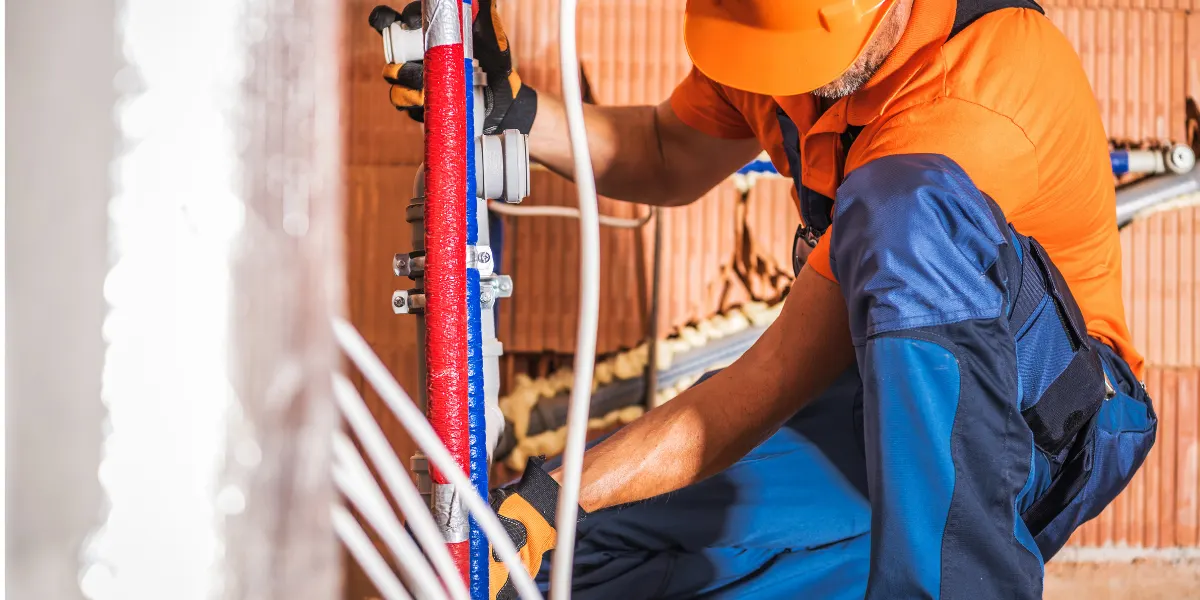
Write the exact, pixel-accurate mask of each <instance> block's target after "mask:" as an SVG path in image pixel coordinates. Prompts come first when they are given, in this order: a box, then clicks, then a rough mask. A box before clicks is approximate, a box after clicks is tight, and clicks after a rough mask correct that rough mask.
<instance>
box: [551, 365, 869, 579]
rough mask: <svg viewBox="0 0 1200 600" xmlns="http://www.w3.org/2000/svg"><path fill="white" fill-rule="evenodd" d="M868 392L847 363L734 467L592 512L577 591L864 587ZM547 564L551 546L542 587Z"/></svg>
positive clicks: (580, 541)
mask: <svg viewBox="0 0 1200 600" xmlns="http://www.w3.org/2000/svg"><path fill="white" fill-rule="evenodd" d="M861 399H862V396H861V385H860V382H859V379H858V373H857V370H856V369H854V368H851V369H850V370H849V371H848V372H847V373H846V374H845V375H843V376H842V377H841V378H839V379H838V381H837V382H835V383H834V385H832V386H831V387H830V389H829V390H827V391H826V392H825V393H824V394H823V395H821V396H820V397H819V398H818V399H817V400H815V401H814V402H813V403H812V404H810V405H809V406H807V407H805V408H804V409H803V410H801V411H800V412H799V413H797V414H796V416H794V417H793V418H792V419H790V420H789V421H788V422H787V424H786V425H785V426H784V427H783V428H782V429H780V431H779V432H778V433H776V434H775V435H773V436H771V437H770V438H769V439H768V440H767V441H766V442H764V443H763V444H761V445H760V446H758V447H757V448H755V449H754V450H753V451H751V452H750V454H748V455H747V456H746V457H744V458H742V459H741V460H740V461H738V462H737V463H736V464H735V465H734V466H732V467H730V468H729V469H726V470H725V471H722V472H721V473H719V474H717V475H715V476H713V477H710V478H709V479H706V480H704V481H702V482H700V483H698V484H695V485H691V486H688V487H686V488H684V489H682V490H679V491H677V492H673V493H671V494H667V495H664V496H659V497H656V498H652V499H650V500H647V501H645V502H639V503H636V504H630V505H626V506H621V507H614V508H610V509H607V510H602V511H597V512H594V513H592V514H591V515H589V516H588V518H587V519H585V520H584V521H583V522H582V523H580V525H579V531H578V534H577V537H576V540H577V542H576V546H575V570H574V581H573V585H574V591H573V595H572V597H573V598H575V599H576V600H591V599H610V598H619V599H620V600H639V599H643V598H796V597H798V596H797V594H798V593H799V594H801V596H799V597H813V598H847V599H849V598H856V599H858V598H862V597H863V593H864V591H865V588H866V577H867V565H868V560H867V552H868V549H869V536H868V531H869V528H870V519H871V517H870V507H869V504H868V502H867V499H866V488H867V486H866V471H865V468H864V465H863V446H862V428H861V426H862V404H861ZM594 443H599V440H597V441H596V442H594ZM556 462H557V461H553V462H551V463H548V464H547V468H550V469H552V468H555V466H556V465H555V463H556ZM549 572H550V557H547V560H546V561H545V562H544V564H543V566H542V569H541V572H540V573H539V576H538V582H539V585H541V586H542V587H543V590H545V589H546V587H547V583H548V581H547V580H548V578H549Z"/></svg>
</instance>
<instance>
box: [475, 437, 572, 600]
mask: <svg viewBox="0 0 1200 600" xmlns="http://www.w3.org/2000/svg"><path fill="white" fill-rule="evenodd" d="M542 463H543V460H542V459H541V458H537V457H533V458H530V459H529V464H528V465H526V467H525V474H524V475H522V476H521V481H519V482H517V484H516V485H511V486H506V487H502V488H500V489H498V490H496V491H494V492H492V493H491V495H490V498H489V500H490V501H491V504H492V510H494V511H496V515H497V516H498V517H499V518H500V523H501V524H502V525H504V529H505V531H507V532H508V537H509V539H511V540H512V542H513V545H514V546H516V547H517V554H518V555H519V556H520V557H521V562H522V563H524V565H525V571H526V572H527V573H529V576H530V577H533V576H535V575H537V572H538V570H539V569H541V567H542V557H543V556H544V555H545V554H546V552H548V551H550V550H553V549H554V545H555V542H556V541H557V540H558V532H557V531H555V529H554V523H555V513H556V512H557V508H558V490H559V487H558V482H557V481H554V478H552V477H550V474H549V473H547V472H546V471H545V470H544V469H542ZM586 516H587V513H585V512H584V511H583V509H582V508H581V509H579V519H580V520H582V519H583V518H584V517H586ZM488 554H489V557H488V582H489V587H490V588H491V590H490V594H489V597H490V598H495V599H497V600H516V599H517V597H518V596H517V590H516V588H515V587H513V583H512V581H511V580H510V578H509V576H508V568H507V567H505V566H504V563H503V562H501V561H500V557H499V556H498V555H497V554H496V551H495V550H494V549H493V550H492V551H491V552H489V553H488Z"/></svg>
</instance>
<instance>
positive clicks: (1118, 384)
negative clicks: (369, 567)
mask: <svg viewBox="0 0 1200 600" xmlns="http://www.w3.org/2000/svg"><path fill="white" fill-rule="evenodd" d="M478 4H479V9H478V11H479V12H478V16H477V18H476V20H475V26H474V34H475V40H474V42H475V52H476V54H477V56H478V58H479V61H480V64H481V66H482V68H483V69H484V71H485V72H486V73H487V76H488V85H489V86H490V91H489V93H488V102H487V105H486V113H485V114H486V118H485V123H486V124H487V127H490V128H492V129H497V128H513V129H518V130H520V131H522V132H526V133H528V134H529V136H530V137H529V143H530V153H531V157H532V158H533V159H534V160H536V161H537V162H539V163H541V164H543V165H545V166H547V167H548V168H550V169H552V170H554V171H556V172H558V173H560V174H562V175H564V176H568V177H569V176H571V175H572V159H571V151H570V147H569V145H568V139H567V134H566V125H565V118H564V112H563V107H562V105H561V103H560V102H559V101H558V100H556V99H554V98H552V97H551V95H550V94H547V93H545V92H544V91H543V92H542V93H535V92H534V91H533V90H532V89H531V88H530V87H529V86H527V85H525V84H524V82H523V81H522V80H521V79H520V78H519V77H518V76H517V75H516V73H514V72H513V70H512V63H511V60H510V57H509V52H510V50H509V47H508V40H507V38H506V36H505V35H504V33H503V29H502V27H501V23H500V20H499V17H498V15H497V13H496V6H495V4H494V3H493V2H490V1H488V0H482V1H480V2H479V3H478ZM405 12H406V13H407V18H409V19H411V18H412V15H413V14H415V11H414V10H412V9H411V7H410V8H409V9H406V11H405ZM397 18H400V19H404V18H406V15H405V14H397V13H395V12H394V11H390V10H380V11H377V14H376V15H373V22H374V24H375V25H376V26H379V25H380V24H381V23H383V22H385V21H388V19H392V20H394V19H397ZM416 25H417V23H416V21H415V20H412V21H411V22H409V23H408V24H407V26H416ZM683 40H684V44H685V46H686V49H687V52H688V54H689V56H690V57H691V60H692V63H693V66H694V68H693V69H692V70H691V72H690V73H689V74H688V75H687V77H686V78H685V79H684V80H683V81H682V82H681V83H680V84H679V85H678V87H677V88H676V89H675V91H674V93H673V94H672V95H671V97H670V98H669V99H668V100H667V101H665V102H663V103H662V104H660V105H658V106H630V107H616V106H613V107H609V106H587V107H586V109H585V119H586V121H587V130H588V136H589V145H590V149H591V153H592V160H593V166H594V169H595V173H596V182H597V187H598V190H599V191H600V192H601V193H602V194H604V195H606V196H610V197H614V198H620V199H624V200H629V201H633V202H640V203H645V204H654V205H658V206H678V205H682V204H686V203H688V202H691V201H693V200H695V199H696V198H698V197H700V196H701V195H703V194H704V193H705V192H707V191H708V190H709V189H711V188H712V187H714V186H715V185H716V184H718V183H719V182H721V181H722V180H723V179H724V178H725V177H726V176H727V175H729V174H730V173H732V172H734V171H735V170H736V169H737V168H738V167H740V166H742V165H743V164H745V163H746V162H747V161H749V160H750V159H752V158H753V157H754V156H755V155H756V154H758V153H759V152H760V151H761V150H762V149H765V150H766V151H767V153H768V154H769V155H770V157H771V160H772V162H773V163H774V164H775V166H776V167H777V168H778V170H779V171H780V172H781V173H783V174H786V175H788V176H790V177H791V178H792V180H793V183H794V184H795V185H794V187H795V190H794V191H795V199H796V202H797V205H798V208H799V210H800V215H801V219H802V225H801V227H800V229H799V230H798V231H797V235H796V245H797V255H798V256H799V255H803V254H804V252H800V251H799V250H801V249H803V248H804V246H806V245H812V246H813V248H812V251H811V253H810V254H808V255H807V259H806V260H805V261H803V264H799V263H800V262H801V261H797V267H798V273H797V276H796V280H795V282H794V283H793V285H792V288H791V290H790V294H789V295H788V297H787V300H786V302H785V304H784V306H783V309H782V312H781V314H780V315H779V317H778V319H777V320H776V321H775V322H774V323H773V324H772V325H771V326H770V327H769V328H768V329H767V330H766V331H765V332H764V333H763V334H762V336H761V338H760V339H759V340H758V341H757V342H756V343H755V344H754V346H753V347H751V348H750V349H749V350H748V351H747V352H746V353H745V354H744V355H743V356H742V357H740V358H739V359H738V360H737V361H736V362H734V363H733V364H732V365H730V366H729V367H727V368H726V369H724V370H722V371H720V372H717V373H716V374H714V375H712V376H711V377H708V378H706V380H704V381H703V382H701V383H699V384H697V385H696V386H694V387H693V388H691V389H689V390H688V391H686V392H684V393H683V394H681V395H680V396H678V397H677V398H675V399H674V400H672V401H671V402H670V403H668V404H666V405H664V406H661V407H659V408H656V409H654V410H652V411H649V412H648V413H647V414H646V415H645V416H644V417H642V418H641V419H639V420H637V421H635V422H633V423H632V424H630V425H628V426H626V427H624V428H623V429H621V430H620V431H618V432H616V433H615V434H613V435H611V436H610V437H608V438H607V439H605V440H603V441H602V442H600V443H599V444H596V445H594V446H592V447H591V448H590V449H589V450H588V452H587V453H586V455H585V460H584V466H583V482H582V487H581V490H580V496H579V504H580V506H581V508H582V509H583V511H584V512H582V513H581V515H583V517H582V519H583V520H582V522H581V524H580V530H579V535H578V536H577V539H576V540H575V543H576V549H577V562H576V564H575V566H574V567H575V568H574V572H575V575H576V579H575V583H574V590H575V594H574V597H576V598H612V597H621V598H650V597H705V598H710V597H712V598H744V597H754V598H769V597H778V598H798V597H801V598H803V597H819V598H843V597H844V598H852V597H858V598H861V597H864V596H865V597H867V598H871V599H876V598H967V597H969V598H972V599H983V598H1037V597H1040V595H1041V591H1042V582H1043V577H1044V564H1045V561H1046V560H1049V559H1050V558H1051V557H1052V556H1054V554H1055V553H1056V552H1057V551H1058V550H1059V549H1060V548H1061V547H1062V546H1063V544H1064V543H1065V542H1066V540H1067V538H1068V536H1069V535H1070V534H1071V532H1072V531H1074V530H1075V529H1076V528H1077V527H1078V526H1079V525H1081V524H1082V523H1083V522H1085V521H1086V520H1088V519H1090V518H1092V517H1094V516H1096V515H1097V514H1098V513H1099V512H1100V511H1101V510H1102V509H1103V508H1104V507H1105V506H1106V505H1107V504H1108V503H1109V502H1111V500H1112V499H1113V498H1114V497H1115V496H1116V495H1117V494H1118V493H1119V492H1120V491H1121V490H1122V489H1123V488H1124V486H1125V485H1126V484H1127V483H1128V482H1129V480H1130V478H1131V477H1132V476H1133V474H1134V472H1135V471H1136V470H1137V468H1138V467H1139V466H1140V465H1141V463H1142V461H1143V460H1144V458H1145V456H1146V454H1147V452H1148V451H1149V449H1150V447H1151V446H1152V445H1153V442H1154V437H1155V432H1156V425H1157V419H1156V417H1155V414H1154V410H1153V407H1152V403H1151V400H1150V398H1149V397H1148V396H1147V394H1146V392H1145V390H1144V389H1143V386H1142V384H1141V383H1140V378H1141V377H1142V374H1143V364H1142V358H1141V356H1139V354H1138V351H1137V349H1135V348H1134V347H1133V344H1132V343H1131V337H1130V334H1129V331H1128V328H1127V326H1126V324H1125V318H1124V309H1123V306H1122V291H1121V252H1120V244H1119V240H1118V236H1117V229H1116V222H1115V198H1114V190H1113V181H1112V177H1111V174H1110V167H1109V162H1108V153H1107V140H1106V137H1105V134H1104V131H1103V127H1102V125H1101V121H1100V116H1099V111H1098V108H1097V104H1096V102H1095V100H1094V98H1093V96H1092V94H1091V91H1090V88H1089V85H1088V81H1087V78H1086V76H1085V75H1084V72H1083V69H1082V67H1081V65H1080V63H1079V60H1078V59H1077V57H1076V55H1075V53H1074V51H1073V50H1072V48H1071V46H1070V44H1069V43H1068V42H1067V40H1066V39H1065V38H1064V37H1063V35H1062V34H1061V33H1060V32H1059V31H1057V30H1056V29H1055V27H1054V26H1053V25H1052V24H1051V22H1050V21H1049V20H1048V19H1046V17H1045V16H1044V15H1043V14H1042V10H1041V9H1040V8H1039V7H1038V6H1037V5H1036V4H1034V3H1033V1H1032V0H957V1H956V0H877V1H874V2H862V1H855V0H795V1H791V2H779V1H778V0H689V1H688V3H687V8H686V11H685V18H684V21H683ZM385 76H386V78H387V79H388V81H389V82H390V83H391V84H392V85H393V87H392V100H393V102H394V103H395V104H396V105H397V106H398V107H399V108H401V109H403V110H405V111H407V112H409V114H411V115H413V116H416V117H419V116H420V110H421V109H420V100H421V97H420V93H419V92H418V91H417V90H419V88H420V65H419V64H416V63H410V64H406V65H396V66H389V67H388V69H387V72H386V73H385ZM847 381H848V382H849V383H847ZM831 385H832V387H831ZM831 437H832V438H837V439H834V440H832V441H831V440H830V439H829V438H831ZM559 481H561V471H560V470H558V469H552V468H551V467H550V466H548V465H543V464H541V463H540V461H531V464H530V466H529V467H528V468H527V469H526V471H525V473H524V475H523V476H522V478H521V479H520V481H519V482H517V483H515V484H513V485H509V486H505V487H503V488H501V489H499V490H497V491H496V492H495V493H494V494H493V498H492V503H493V506H494V507H495V508H496V509H497V512H498V513H499V515H500V517H501V519H502V520H503V521H504V522H505V523H506V526H507V527H508V529H509V531H510V533H511V534H512V537H513V540H514V541H515V542H516V543H517V545H518V546H519V547H520V550H521V554H522V557H523V559H524V560H525V562H526V567H527V568H528V570H529V571H530V572H531V573H539V571H540V572H541V574H540V575H539V578H540V579H542V580H543V581H544V578H545V570H546V569H545V565H544V564H543V563H544V559H545V558H546V557H547V556H549V555H552V554H553V553H552V550H553V548H554V547H555V546H556V545H557V544H561V543H564V541H563V540H558V539H556V534H555V530H554V516H555V514H554V513H555V506H556V503H557V498H558V493H559V488H558V482H559ZM860 483H865V485H859V484H860ZM614 507H618V508H619V509H620V510H614ZM490 582H491V583H490V585H491V589H492V592H493V595H494V596H496V597H500V598H512V597H515V595H514V592H513V590H512V585H511V582H510V581H509V577H508V574H507V572H506V571H505V569H504V567H503V565H501V564H500V563H496V562H494V557H493V564H492V568H491V574H490Z"/></svg>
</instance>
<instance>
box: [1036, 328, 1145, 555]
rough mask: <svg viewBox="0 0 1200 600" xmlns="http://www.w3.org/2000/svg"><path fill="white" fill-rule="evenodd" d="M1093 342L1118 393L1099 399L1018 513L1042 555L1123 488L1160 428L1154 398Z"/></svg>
mask: <svg viewBox="0 0 1200 600" xmlns="http://www.w3.org/2000/svg"><path fill="white" fill-rule="evenodd" d="M1091 345H1093V346H1095V347H1096V349H1097V351H1098V352H1099V353H1100V354H1101V356H1102V360H1103V366H1104V369H1105V371H1106V372H1107V373H1108V375H1109V378H1110V380H1112V381H1113V382H1114V385H1115V387H1116V393H1115V394H1114V395H1113V396H1112V397H1111V398H1108V399H1106V400H1104V401H1103V402H1102V403H1101V406H1100V410H1099V411H1097V413H1096V415H1095V416H1094V417H1093V418H1092V419H1091V420H1090V421H1089V422H1088V424H1087V426H1086V427H1085V428H1084V430H1083V432H1082V433H1081V434H1080V436H1079V439H1078V440H1077V441H1076V443H1075V444H1074V445H1073V446H1072V447H1071V449H1070V450H1069V452H1067V453H1066V461H1065V463H1064V464H1063V465H1062V467H1061V468H1060V469H1059V471H1058V473H1057V475H1056V476H1055V478H1054V480H1053V481H1052V482H1051V484H1050V487H1049V489H1048V490H1047V491H1046V493H1045V494H1044V495H1043V496H1042V497H1041V498H1039V499H1038V500H1037V501H1035V502H1034V503H1033V504H1032V505H1031V506H1030V507H1029V509H1028V510H1026V511H1025V512H1024V513H1023V514H1022V517H1023V519H1024V521H1025V524H1026V526H1027V527H1028V528H1029V531H1030V532H1031V533H1032V534H1033V535H1034V540H1035V541H1036V542H1037V545H1038V549H1039V550H1041V553H1042V558H1043V560H1050V558H1051V557H1052V556H1054V554H1055V553H1057V552H1058V551H1059V550H1060V549H1061V548H1062V547H1063V545H1064V544H1066V543H1067V539H1068V538H1070V536H1071V533H1073V532H1074V531H1075V530H1076V529H1077V528H1078V527H1079V526H1080V525H1082V524H1084V523H1085V522H1087V521H1088V520H1090V519H1092V518H1095V517H1096V516H1097V515H1099V514H1100V512H1101V511H1103V510H1104V508H1105V507H1106V506H1108V505H1109V504H1110V503H1111V502H1112V501H1113V500H1114V499H1115V498H1116V497H1117V495H1118V494H1120V493H1121V491H1122V490H1124V489H1125V486H1127V485H1128V484H1129V482H1130V480H1132V479H1133V476H1134V474H1135V473H1136V472H1137V470H1138V468H1139V467H1141V465H1142V463H1143V462H1144V461H1145V459H1146V456H1147V455H1148V454H1149V453H1150V449H1151V448H1152V447H1153V446H1154V440H1155V437H1156V434H1157V430H1158V418H1157V416H1156V415H1155V414H1154V405H1153V402H1152V401H1151V399H1150V397H1149V396H1148V395H1147V394H1146V390H1145V388H1143V387H1142V384H1141V383H1140V382H1138V381H1137V379H1136V378H1135V377H1134V376H1133V373H1132V372H1131V371H1130V369H1129V366H1128V365H1127V364H1126V363H1125V361H1123V360H1121V359H1120V358H1119V357H1118V356H1116V354H1115V353H1113V352H1112V350H1111V349H1109V348H1108V347H1107V346H1105V345H1104V344H1102V343H1100V342H1098V341H1095V340H1093V341H1092V342H1091Z"/></svg>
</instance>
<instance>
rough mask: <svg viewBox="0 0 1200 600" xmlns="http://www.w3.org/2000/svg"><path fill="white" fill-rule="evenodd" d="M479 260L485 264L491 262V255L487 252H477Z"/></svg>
mask: <svg viewBox="0 0 1200 600" xmlns="http://www.w3.org/2000/svg"><path fill="white" fill-rule="evenodd" d="M479 262H481V263H485V264H486V263H490V262H492V255H491V254H489V253H487V252H481V253H479Z"/></svg>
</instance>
